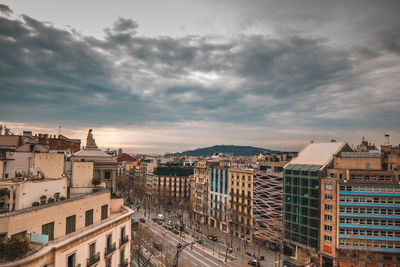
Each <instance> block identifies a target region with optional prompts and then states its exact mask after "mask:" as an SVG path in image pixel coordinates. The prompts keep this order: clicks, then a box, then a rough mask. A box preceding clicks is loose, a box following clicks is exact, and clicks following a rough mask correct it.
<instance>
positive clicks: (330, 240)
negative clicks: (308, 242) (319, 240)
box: [324, 235, 332, 242]
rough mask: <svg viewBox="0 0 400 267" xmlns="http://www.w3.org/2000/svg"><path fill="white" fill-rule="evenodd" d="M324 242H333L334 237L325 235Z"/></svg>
mask: <svg viewBox="0 0 400 267" xmlns="http://www.w3.org/2000/svg"><path fill="white" fill-rule="evenodd" d="M324 240H325V241H328V242H332V237H331V236H329V235H324Z"/></svg>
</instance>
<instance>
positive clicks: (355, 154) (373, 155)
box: [340, 152, 381, 158]
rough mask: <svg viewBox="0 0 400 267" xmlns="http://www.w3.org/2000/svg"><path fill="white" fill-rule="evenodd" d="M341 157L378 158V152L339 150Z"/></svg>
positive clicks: (379, 154) (379, 155)
mask: <svg viewBox="0 0 400 267" xmlns="http://www.w3.org/2000/svg"><path fill="white" fill-rule="evenodd" d="M340 156H341V157H342V158H380V157H381V153H380V152H341V153H340Z"/></svg>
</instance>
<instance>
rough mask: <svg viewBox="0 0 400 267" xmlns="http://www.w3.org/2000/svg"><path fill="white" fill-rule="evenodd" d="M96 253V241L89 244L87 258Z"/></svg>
mask: <svg viewBox="0 0 400 267" xmlns="http://www.w3.org/2000/svg"><path fill="white" fill-rule="evenodd" d="M94 255H96V242H95V243H92V244H90V245H89V258H92V257H94Z"/></svg>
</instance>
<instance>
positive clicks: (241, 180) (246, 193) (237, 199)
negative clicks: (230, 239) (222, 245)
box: [229, 168, 254, 240]
mask: <svg viewBox="0 0 400 267" xmlns="http://www.w3.org/2000/svg"><path fill="white" fill-rule="evenodd" d="M253 174H254V170H253V169H248V168H230V169H229V176H230V194H229V202H230V212H231V218H232V221H231V227H230V232H231V233H233V234H234V235H235V236H237V237H242V238H246V239H247V240H251V238H252V232H251V231H252V228H253Z"/></svg>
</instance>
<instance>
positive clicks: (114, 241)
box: [0, 190, 133, 267]
mask: <svg viewBox="0 0 400 267" xmlns="http://www.w3.org/2000/svg"><path fill="white" fill-rule="evenodd" d="M132 214H133V211H132V210H130V209H129V208H127V207H125V206H123V200H122V199H111V198H110V192H109V190H103V191H100V192H97V193H92V194H86V195H80V196H77V197H71V198H70V199H66V200H62V201H57V202H54V203H49V204H46V205H41V206H38V207H31V208H27V209H22V210H16V211H13V212H10V213H5V214H0V232H1V233H4V234H5V235H6V236H7V237H16V238H23V237H27V238H29V239H30V248H29V251H28V253H27V254H26V255H25V256H23V257H22V258H20V259H18V260H16V261H12V262H8V263H3V264H4V265H3V266H61V267H62V266H65V267H70V266H79V265H80V266H128V263H129V262H130V249H129V248H130V241H131V238H130V233H131V225H130V217H131V215H132ZM118 264H119V265H118Z"/></svg>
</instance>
